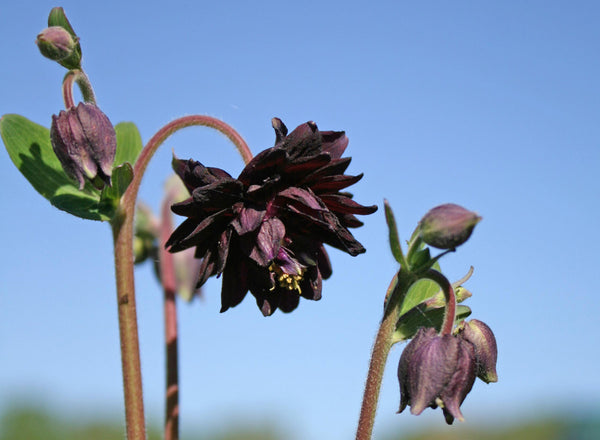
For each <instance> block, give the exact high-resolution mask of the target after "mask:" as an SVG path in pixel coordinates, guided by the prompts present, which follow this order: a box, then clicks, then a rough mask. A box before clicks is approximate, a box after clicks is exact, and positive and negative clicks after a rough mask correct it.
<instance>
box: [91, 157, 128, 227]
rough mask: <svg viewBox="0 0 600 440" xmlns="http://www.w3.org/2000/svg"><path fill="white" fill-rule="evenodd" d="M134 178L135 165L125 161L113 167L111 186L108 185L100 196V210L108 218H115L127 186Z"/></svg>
mask: <svg viewBox="0 0 600 440" xmlns="http://www.w3.org/2000/svg"><path fill="white" fill-rule="evenodd" d="M132 180H133V167H132V166H131V165H130V164H129V163H128V162H125V163H124V164H122V165H119V166H118V167H115V168H113V170H112V176H111V186H106V187H104V189H103V190H102V195H101V196H100V206H99V209H100V212H102V214H103V215H105V216H107V217H108V218H113V217H114V215H115V212H116V209H117V207H118V206H119V202H120V201H121V197H122V196H123V194H124V193H125V191H126V190H127V187H128V186H129V184H130V183H131V181H132Z"/></svg>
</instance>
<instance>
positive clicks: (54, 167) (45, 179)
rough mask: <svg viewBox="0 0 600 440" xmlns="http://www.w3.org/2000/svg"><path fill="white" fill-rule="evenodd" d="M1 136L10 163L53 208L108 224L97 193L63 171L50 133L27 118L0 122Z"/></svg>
mask: <svg viewBox="0 0 600 440" xmlns="http://www.w3.org/2000/svg"><path fill="white" fill-rule="evenodd" d="M0 135H1V136H2V140H3V141H4V145H5V147H6V151H8V155H9V156H10V158H11V160H12V161H13V163H14V164H15V165H16V167H17V168H18V169H19V171H21V173H22V174H23V175H24V176H25V178H26V179H27V180H28V181H29V183H31V185H32V186H33V187H34V188H35V190H36V191H37V192H39V193H40V194H41V195H42V196H43V197H44V198H46V199H48V200H49V201H50V203H51V204H52V205H54V206H55V207H57V208H58V209H61V210H63V211H66V212H68V213H70V214H72V215H75V216H77V217H81V218H84V219H89V220H109V219H110V217H107V216H106V215H104V214H103V213H101V212H100V211H99V206H98V202H99V200H100V193H99V191H98V190H96V189H95V188H94V187H93V186H92V185H91V184H90V183H86V185H85V187H84V189H83V191H80V190H79V187H78V185H77V183H76V182H75V181H74V180H72V179H71V178H69V177H68V176H67V175H66V174H65V172H64V171H63V169H62V166H61V164H60V162H59V161H58V158H57V157H56V155H55V154H54V151H53V150H52V145H51V143H50V130H48V129H47V128H45V127H42V126H41V125H38V124H36V123H34V122H31V121H30V120H28V119H27V118H25V117H23V116H20V115H15V114H9V115H4V116H2V118H0Z"/></svg>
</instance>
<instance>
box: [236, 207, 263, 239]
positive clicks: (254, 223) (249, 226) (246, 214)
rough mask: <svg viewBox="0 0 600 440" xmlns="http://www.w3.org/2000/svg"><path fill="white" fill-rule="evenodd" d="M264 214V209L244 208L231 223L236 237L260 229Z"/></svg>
mask: <svg viewBox="0 0 600 440" xmlns="http://www.w3.org/2000/svg"><path fill="white" fill-rule="evenodd" d="M266 213H267V212H266V211H265V210H264V209H257V208H253V207H244V208H242V209H241V210H240V212H239V214H238V215H237V217H236V218H235V219H234V220H233V221H232V222H231V226H233V229H235V232H237V234H238V235H244V234H247V233H249V232H254V231H256V230H257V229H258V228H259V227H260V225H261V223H262V221H263V219H264V218H265V214H266Z"/></svg>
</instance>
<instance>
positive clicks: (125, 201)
mask: <svg viewBox="0 0 600 440" xmlns="http://www.w3.org/2000/svg"><path fill="white" fill-rule="evenodd" d="M193 125H200V126H207V127H211V128H214V129H216V130H218V131H220V132H221V133H223V134H225V136H227V137H228V138H229V139H230V140H231V141H232V142H233V143H234V144H235V145H236V147H237V148H238V150H239V151H240V154H241V155H242V157H243V159H244V161H245V162H246V163H247V162H248V161H250V159H251V158H252V154H251V153H250V149H249V148H248V146H247V145H246V142H245V141H244V140H243V138H242V137H241V136H240V135H239V134H238V133H237V132H236V131H235V130H234V129H233V128H232V127H230V126H229V125H227V124H226V123H224V122H222V121H220V120H218V119H215V118H212V117H210V116H185V117H183V118H179V119H176V120H174V121H172V122H170V123H169V124H167V125H165V126H164V127H163V128H162V129H160V130H159V131H158V132H157V133H156V134H155V135H154V136H153V137H152V139H150V141H149V142H148V144H147V145H146V146H145V147H144V149H143V150H142V152H141V153H140V156H139V158H138V159H137V161H136V163H135V167H134V177H133V180H132V181H131V183H130V185H129V187H128V188H127V191H125V194H124V195H123V198H122V199H121V203H120V205H119V208H118V210H117V213H116V215H115V217H114V218H113V219H112V221H111V225H112V229H113V237H114V243H115V272H116V281H117V300H118V305H119V329H120V338H121V363H122V367H123V388H124V394H125V418H126V423H127V439H128V440H146V434H145V421H144V402H143V395H142V373H141V368H140V355H139V342H138V330H137V315H136V308H135V283H134V276H133V262H134V256H133V219H134V215H135V205H136V200H137V195H138V192H139V189H140V184H141V181H142V177H143V175H144V171H145V170H146V168H147V166H148V163H149V162H150V159H151V158H152V156H153V154H154V153H155V152H156V150H157V149H158V147H159V146H160V145H162V143H163V142H164V141H165V140H166V139H167V138H168V137H169V136H170V135H172V134H173V133H175V132H176V131H177V130H180V129H182V128H185V127H189V126H193ZM175 356H176V353H175Z"/></svg>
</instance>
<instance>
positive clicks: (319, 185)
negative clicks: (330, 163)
mask: <svg viewBox="0 0 600 440" xmlns="http://www.w3.org/2000/svg"><path fill="white" fill-rule="evenodd" d="M362 177H363V175H362V174H359V175H358V176H346V175H344V174H342V175H339V174H338V175H334V176H325V177H322V178H321V179H319V180H318V181H316V182H315V183H314V184H312V185H311V186H310V189H312V190H313V191H314V192H315V194H321V193H330V192H337V191H339V190H341V189H344V188H348V187H349V186H351V185H354V184H355V183H356V182H358V181H359V180H360V179H362Z"/></svg>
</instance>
